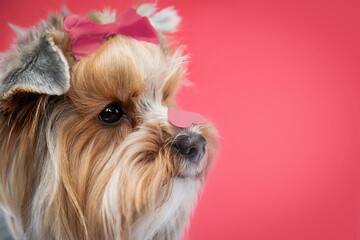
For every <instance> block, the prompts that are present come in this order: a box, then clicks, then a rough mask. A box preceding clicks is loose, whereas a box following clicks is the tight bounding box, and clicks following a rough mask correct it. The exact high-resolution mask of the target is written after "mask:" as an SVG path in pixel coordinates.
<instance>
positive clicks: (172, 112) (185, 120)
mask: <svg viewBox="0 0 360 240" xmlns="http://www.w3.org/2000/svg"><path fill="white" fill-rule="evenodd" d="M168 120H169V122H170V123H171V124H173V125H174V126H176V127H180V128H188V127H190V126H191V125H192V124H201V123H204V122H206V118H205V117H203V116H202V115H200V114H198V113H192V112H185V111H181V110H177V109H172V108H168Z"/></svg>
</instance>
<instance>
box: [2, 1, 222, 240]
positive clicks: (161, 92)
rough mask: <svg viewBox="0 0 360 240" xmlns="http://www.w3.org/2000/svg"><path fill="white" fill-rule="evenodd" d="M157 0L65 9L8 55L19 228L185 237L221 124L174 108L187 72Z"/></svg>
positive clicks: (6, 159)
mask: <svg viewBox="0 0 360 240" xmlns="http://www.w3.org/2000/svg"><path fill="white" fill-rule="evenodd" d="M179 22H180V17H179V16H178V15H177V12H176V10H175V9H173V8H171V7H170V8H166V9H163V10H161V11H157V9H156V6H155V5H152V4H143V5H140V6H139V7H137V8H136V10H135V9H127V10H125V11H124V12H123V13H121V14H118V15H117V14H116V12H115V11H110V10H104V11H92V12H89V13H88V14H87V15H86V16H79V15H75V14H70V13H68V12H67V11H66V10H64V11H63V12H62V13H61V14H59V15H50V16H49V19H48V21H46V22H45V21H43V22H41V23H40V24H39V25H38V26H36V27H34V28H31V29H27V30H26V29H22V28H20V27H17V26H14V25H11V27H12V28H13V29H14V30H15V32H16V33H17V39H16V44H15V45H14V46H13V48H12V50H10V51H9V52H7V53H4V54H2V55H1V56H0V57H1V58H2V61H1V62H0V126H1V127H0V144H1V145H0V151H1V155H0V170H1V171H0V206H1V207H2V208H3V210H4V213H5V215H6V218H7V222H8V224H9V226H10V228H11V230H12V234H13V236H14V238H16V239H71V240H77V239H79V240H80V239H141V240H143V239H180V238H181V235H182V232H183V230H184V229H185V227H186V226H187V222H188V220H189V215H190V213H191V211H192V210H193V208H194V206H195V203H196V200H197V197H198V192H199V190H201V189H202V186H203V184H204V182H205V180H206V177H207V175H208V173H209V169H210V168H211V166H212V163H213V160H214V152H215V149H216V145H217V141H216V130H215V128H214V127H213V126H212V125H211V123H209V122H208V121H207V120H206V119H204V118H203V117H202V116H201V115H199V114H195V113H189V112H183V111H180V110H177V109H176V103H175V99H174V97H175V94H176V92H177V90H178V89H179V86H180V82H181V80H182V78H183V76H184V74H185V72H186V56H184V55H183V52H182V49H183V48H182V47H177V48H175V47H173V46H172V45H171V44H170V43H169V41H168V39H169V38H168V37H167V35H166V34H167V33H171V32H175V31H176V29H177V26H178V24H179Z"/></svg>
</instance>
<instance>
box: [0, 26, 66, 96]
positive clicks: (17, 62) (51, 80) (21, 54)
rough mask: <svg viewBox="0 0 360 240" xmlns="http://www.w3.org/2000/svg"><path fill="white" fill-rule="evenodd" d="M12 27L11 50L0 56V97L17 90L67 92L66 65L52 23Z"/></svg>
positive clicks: (43, 92) (49, 93) (46, 92)
mask: <svg viewBox="0 0 360 240" xmlns="http://www.w3.org/2000/svg"><path fill="white" fill-rule="evenodd" d="M12 28H13V29H14V31H15V32H16V33H17V35H18V39H17V40H16V45H15V46H14V48H15V49H14V50H13V51H12V52H8V53H5V54H2V55H1V56H0V99H6V98H8V97H10V96H12V95H13V94H15V93H19V92H29V93H40V94H48V95H62V94H64V93H65V92H67V90H68V89H69V87H70V74H69V66H68V63H67V61H66V59H65V57H64V54H63V53H62V51H61V50H60V49H59V48H58V47H57V46H56V45H55V43H54V41H53V38H52V36H51V34H50V32H49V29H50V28H52V29H54V26H51V25H49V24H47V23H42V27H39V29H30V30H24V29H21V28H19V27H14V26H12ZM1 58H2V61H1Z"/></svg>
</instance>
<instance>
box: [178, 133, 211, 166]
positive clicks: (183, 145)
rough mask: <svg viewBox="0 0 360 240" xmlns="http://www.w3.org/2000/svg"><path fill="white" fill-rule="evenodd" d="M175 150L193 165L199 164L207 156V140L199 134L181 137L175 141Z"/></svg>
mask: <svg viewBox="0 0 360 240" xmlns="http://www.w3.org/2000/svg"><path fill="white" fill-rule="evenodd" d="M173 148H174V149H175V150H176V151H177V152H179V153H181V154H182V155H183V156H185V157H186V159H187V160H188V161H190V162H192V163H197V162H199V161H200V160H201V159H202V157H203V156H204V154H205V148H206V140H205V138H204V137H203V136H201V135H199V134H196V135H195V134H194V135H190V136H188V135H180V136H179V137H177V138H176V139H175V142H174V143H173Z"/></svg>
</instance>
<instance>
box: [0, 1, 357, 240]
mask: <svg viewBox="0 0 360 240" xmlns="http://www.w3.org/2000/svg"><path fill="white" fill-rule="evenodd" d="M126 2H127V1H120V0H111V1H99V0H68V1H60V0H59V1H57V0H50V1H49V0H23V1H14V0H0V36H1V40H0V51H4V50H6V49H7V47H8V45H9V43H10V42H11V39H12V38H13V36H14V34H13V33H11V32H10V30H9V28H8V27H7V26H6V22H8V21H9V22H12V23H15V24H18V25H21V26H30V25H33V24H34V23H35V22H37V21H38V20H39V19H40V18H44V17H45V16H46V15H47V12H48V11H49V10H58V9H60V7H61V6H62V5H63V4H64V3H65V4H66V5H67V6H68V8H69V9H70V10H71V11H72V12H75V13H85V12H86V11H88V10H91V9H101V8H102V7H104V6H112V7H116V8H118V9H124V8H126V7H128V6H129V4H128V3H126ZM159 4H160V6H163V7H164V6H169V5H174V6H176V8H177V9H178V10H179V13H180V14H181V16H183V19H184V20H183V24H182V26H181V29H180V31H179V32H178V33H177V34H176V35H175V36H176V39H177V41H179V42H181V43H183V44H186V45H187V46H188V48H187V51H188V52H189V53H191V60H192V63H191V64H190V67H189V73H190V74H189V79H190V80H191V81H193V82H194V83H195V86H192V87H188V88H183V89H182V91H181V92H180V94H179V95H178V103H179V105H180V107H181V108H182V109H186V110H189V111H195V112H199V113H202V114H203V115H205V116H207V117H208V118H209V119H211V120H212V121H213V122H214V123H215V125H216V126H217V128H218V129H219V132H220V135H221V139H220V143H221V150H220V153H219V157H218V161H217V164H216V166H215V169H214V170H213V172H212V173H211V175H210V178H209V181H208V184H207V185H206V188H205V191H204V194H203V196H202V197H201V199H200V201H199V204H198V207H197V208H196V211H195V214H194V216H193V218H192V224H191V227H190V229H189V232H188V233H187V234H186V236H185V237H184V239H192V240H196V239H207V240H210V239H244V240H319V239H320V240H322V239H326V240H354V239H357V240H359V239H360V194H359V193H360V174H359V172H360V2H359V1H358V0H354V1H351V0H338V1H331V0H327V1H326V0H323V1H322V0H302V1H289V0H273V1H269V0H246V1H245V0H222V1H215V0H207V1H196V0H191V1H185V0H176V1H164V0H162V1H160V3H159Z"/></svg>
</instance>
